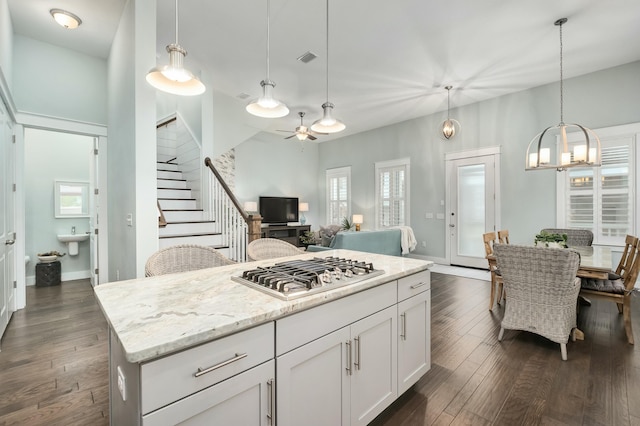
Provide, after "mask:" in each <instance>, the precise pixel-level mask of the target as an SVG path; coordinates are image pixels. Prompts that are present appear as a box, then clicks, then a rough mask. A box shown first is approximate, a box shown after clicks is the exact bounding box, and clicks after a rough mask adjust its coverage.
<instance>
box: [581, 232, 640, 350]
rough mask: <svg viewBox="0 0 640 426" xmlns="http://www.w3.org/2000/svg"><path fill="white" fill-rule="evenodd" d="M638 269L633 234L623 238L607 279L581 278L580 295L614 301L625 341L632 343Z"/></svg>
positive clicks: (639, 255) (638, 248) (639, 254)
mask: <svg viewBox="0 0 640 426" xmlns="http://www.w3.org/2000/svg"><path fill="white" fill-rule="evenodd" d="M639 271H640V240H638V238H636V237H634V236H633V235H627V236H626V238H625V247H624V252H623V253H622V257H621V258H620V263H618V267H617V268H616V270H615V272H612V273H610V274H609V279H606V280H595V279H592V278H583V279H582V289H581V290H580V296H582V297H585V298H587V299H602V300H608V301H610V302H614V303H616V305H617V306H618V312H619V313H621V314H622V318H623V320H624V329H625V333H626V334H627V341H628V342H629V344H630V345H633V344H634V339H633V329H632V328H631V294H632V292H633V289H634V287H635V284H636V279H637V278H638V272H639Z"/></svg>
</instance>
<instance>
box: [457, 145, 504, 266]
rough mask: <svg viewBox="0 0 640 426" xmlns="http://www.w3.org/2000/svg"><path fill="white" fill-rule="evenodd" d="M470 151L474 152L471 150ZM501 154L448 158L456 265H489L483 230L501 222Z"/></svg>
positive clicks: (493, 228)
mask: <svg viewBox="0 0 640 426" xmlns="http://www.w3.org/2000/svg"><path fill="white" fill-rule="evenodd" d="M470 155H473V154H471V153H470ZM499 158H500V157H499V155H498V154H488V155H477V156H468V157H461V156H460V154H457V158H453V159H448V160H447V162H446V167H447V184H448V187H449V188H448V190H447V194H448V209H447V219H448V220H447V225H448V226H447V229H448V233H449V238H448V245H449V261H450V263H451V264H452V265H460V266H468V267H473V268H486V267H487V261H486V259H485V252H484V243H483V241H482V234H484V233H485V232H489V231H494V230H495V229H496V224H497V223H498V222H499V221H498V220H497V216H498V214H499V211H500V209H499V196H498V194H499V191H498V190H497V183H498V182H499V169H498V166H499Z"/></svg>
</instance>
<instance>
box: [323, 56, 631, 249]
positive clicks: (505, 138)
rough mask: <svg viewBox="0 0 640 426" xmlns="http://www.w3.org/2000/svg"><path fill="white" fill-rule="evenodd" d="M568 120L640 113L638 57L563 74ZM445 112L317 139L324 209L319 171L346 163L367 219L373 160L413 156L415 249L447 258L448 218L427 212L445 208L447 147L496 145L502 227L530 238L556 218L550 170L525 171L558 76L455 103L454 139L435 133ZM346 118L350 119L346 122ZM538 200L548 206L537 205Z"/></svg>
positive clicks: (549, 113)
mask: <svg viewBox="0 0 640 426" xmlns="http://www.w3.org/2000/svg"><path fill="white" fill-rule="evenodd" d="M564 94H565V104H564V111H565V121H566V122H567V123H572V122H576V123H580V124H582V125H585V126H587V127H590V128H592V129H595V128H598V127H607V126H614V125H620V124H627V123H632V122H637V121H640V62H634V63H631V64H627V65H623V66H619V67H615V68H611V69H607V70H604V71H600V72H596V73H593V74H588V75H584V76H580V77H576V78H572V79H569V80H565V93H564ZM445 115H446V113H438V114H433V115H430V116H426V117H421V118H417V119H414V120H409V121H405V122H403V123H399V124H395V125H392V126H388V127H383V128H380V129H376V130H372V131H369V132H364V133H360V134H357V135H353V136H348V137H344V138H340V139H337V140H333V141H330V142H324V143H322V144H320V145H319V161H318V178H317V186H318V188H320V190H319V191H318V201H319V202H320V204H321V205H320V206H319V207H320V211H321V212H323V211H324V208H325V206H324V204H325V190H324V172H325V170H326V169H330V168H334V167H340V166H351V167H352V169H351V178H352V182H351V189H352V196H353V201H352V211H354V212H362V213H363V214H364V215H365V221H367V220H368V218H373V217H374V210H373V205H374V201H375V196H374V163H375V162H376V161H383V160H391V159H395V158H402V157H410V158H411V226H412V227H413V229H414V232H415V234H416V238H417V240H418V241H426V243H427V247H426V248H422V247H421V246H420V244H419V246H418V248H417V249H416V250H415V251H414V254H417V255H423V256H428V257H432V258H445V257H446V253H445V222H444V221H443V220H437V219H425V213H426V212H434V213H438V212H444V207H443V206H441V205H440V201H441V200H446V194H445V164H444V155H445V153H448V152H458V151H465V150H471V149H477V148H481V147H492V146H500V147H501V150H502V163H501V168H502V170H501V173H502V178H501V182H500V184H501V189H502V191H501V194H502V208H501V216H502V223H501V224H500V225H501V227H502V228H507V229H509V230H510V234H511V239H512V241H513V242H514V243H529V242H530V241H531V238H532V236H533V235H534V234H535V233H536V232H537V231H539V230H540V229H541V228H542V227H545V226H550V225H554V224H555V219H556V212H555V204H556V198H555V197H556V193H555V179H556V172H554V171H532V172H525V171H524V157H525V153H526V149H527V145H528V143H529V141H530V140H531V139H532V138H533V137H534V136H535V135H536V134H537V133H538V132H540V131H541V130H542V129H544V128H545V127H547V126H550V125H554V124H557V123H558V121H559V117H560V112H559V84H558V83H555V84H550V85H545V86H541V87H537V88H533V89H530V90H525V91H522V92H518V93H514V94H511V95H505V96H501V97H499V98H495V99H491V100H488V101H484V102H479V103H476V104H472V105H469V106H465V107H461V108H455V109H452V111H451V117H452V118H455V119H457V120H458V121H460V123H461V125H462V132H461V134H460V135H458V136H456V138H455V139H454V140H453V141H448V142H444V141H442V140H441V139H439V138H438V130H439V127H440V123H441V122H442V121H443V120H444V119H445V118H446V117H445ZM347 125H348V123H347ZM540 206H545V207H543V208H541V207H540Z"/></svg>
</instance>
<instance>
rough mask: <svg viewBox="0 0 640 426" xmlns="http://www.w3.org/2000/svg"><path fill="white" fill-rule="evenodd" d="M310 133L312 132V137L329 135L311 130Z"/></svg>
mask: <svg viewBox="0 0 640 426" xmlns="http://www.w3.org/2000/svg"><path fill="white" fill-rule="evenodd" d="M311 132H313V134H314V135H328V134H329V133H320V132H314V131H313V130H311Z"/></svg>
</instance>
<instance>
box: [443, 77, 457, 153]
mask: <svg viewBox="0 0 640 426" xmlns="http://www.w3.org/2000/svg"><path fill="white" fill-rule="evenodd" d="M445 89H447V119H446V120H444V121H443V122H442V128H441V129H440V133H441V136H442V137H443V138H444V139H446V140H451V139H453V138H454V136H455V135H456V134H458V133H460V123H459V122H458V120H454V119H453V118H451V117H450V116H449V111H450V106H451V105H450V100H451V98H450V92H451V89H453V86H446V87H445Z"/></svg>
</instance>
